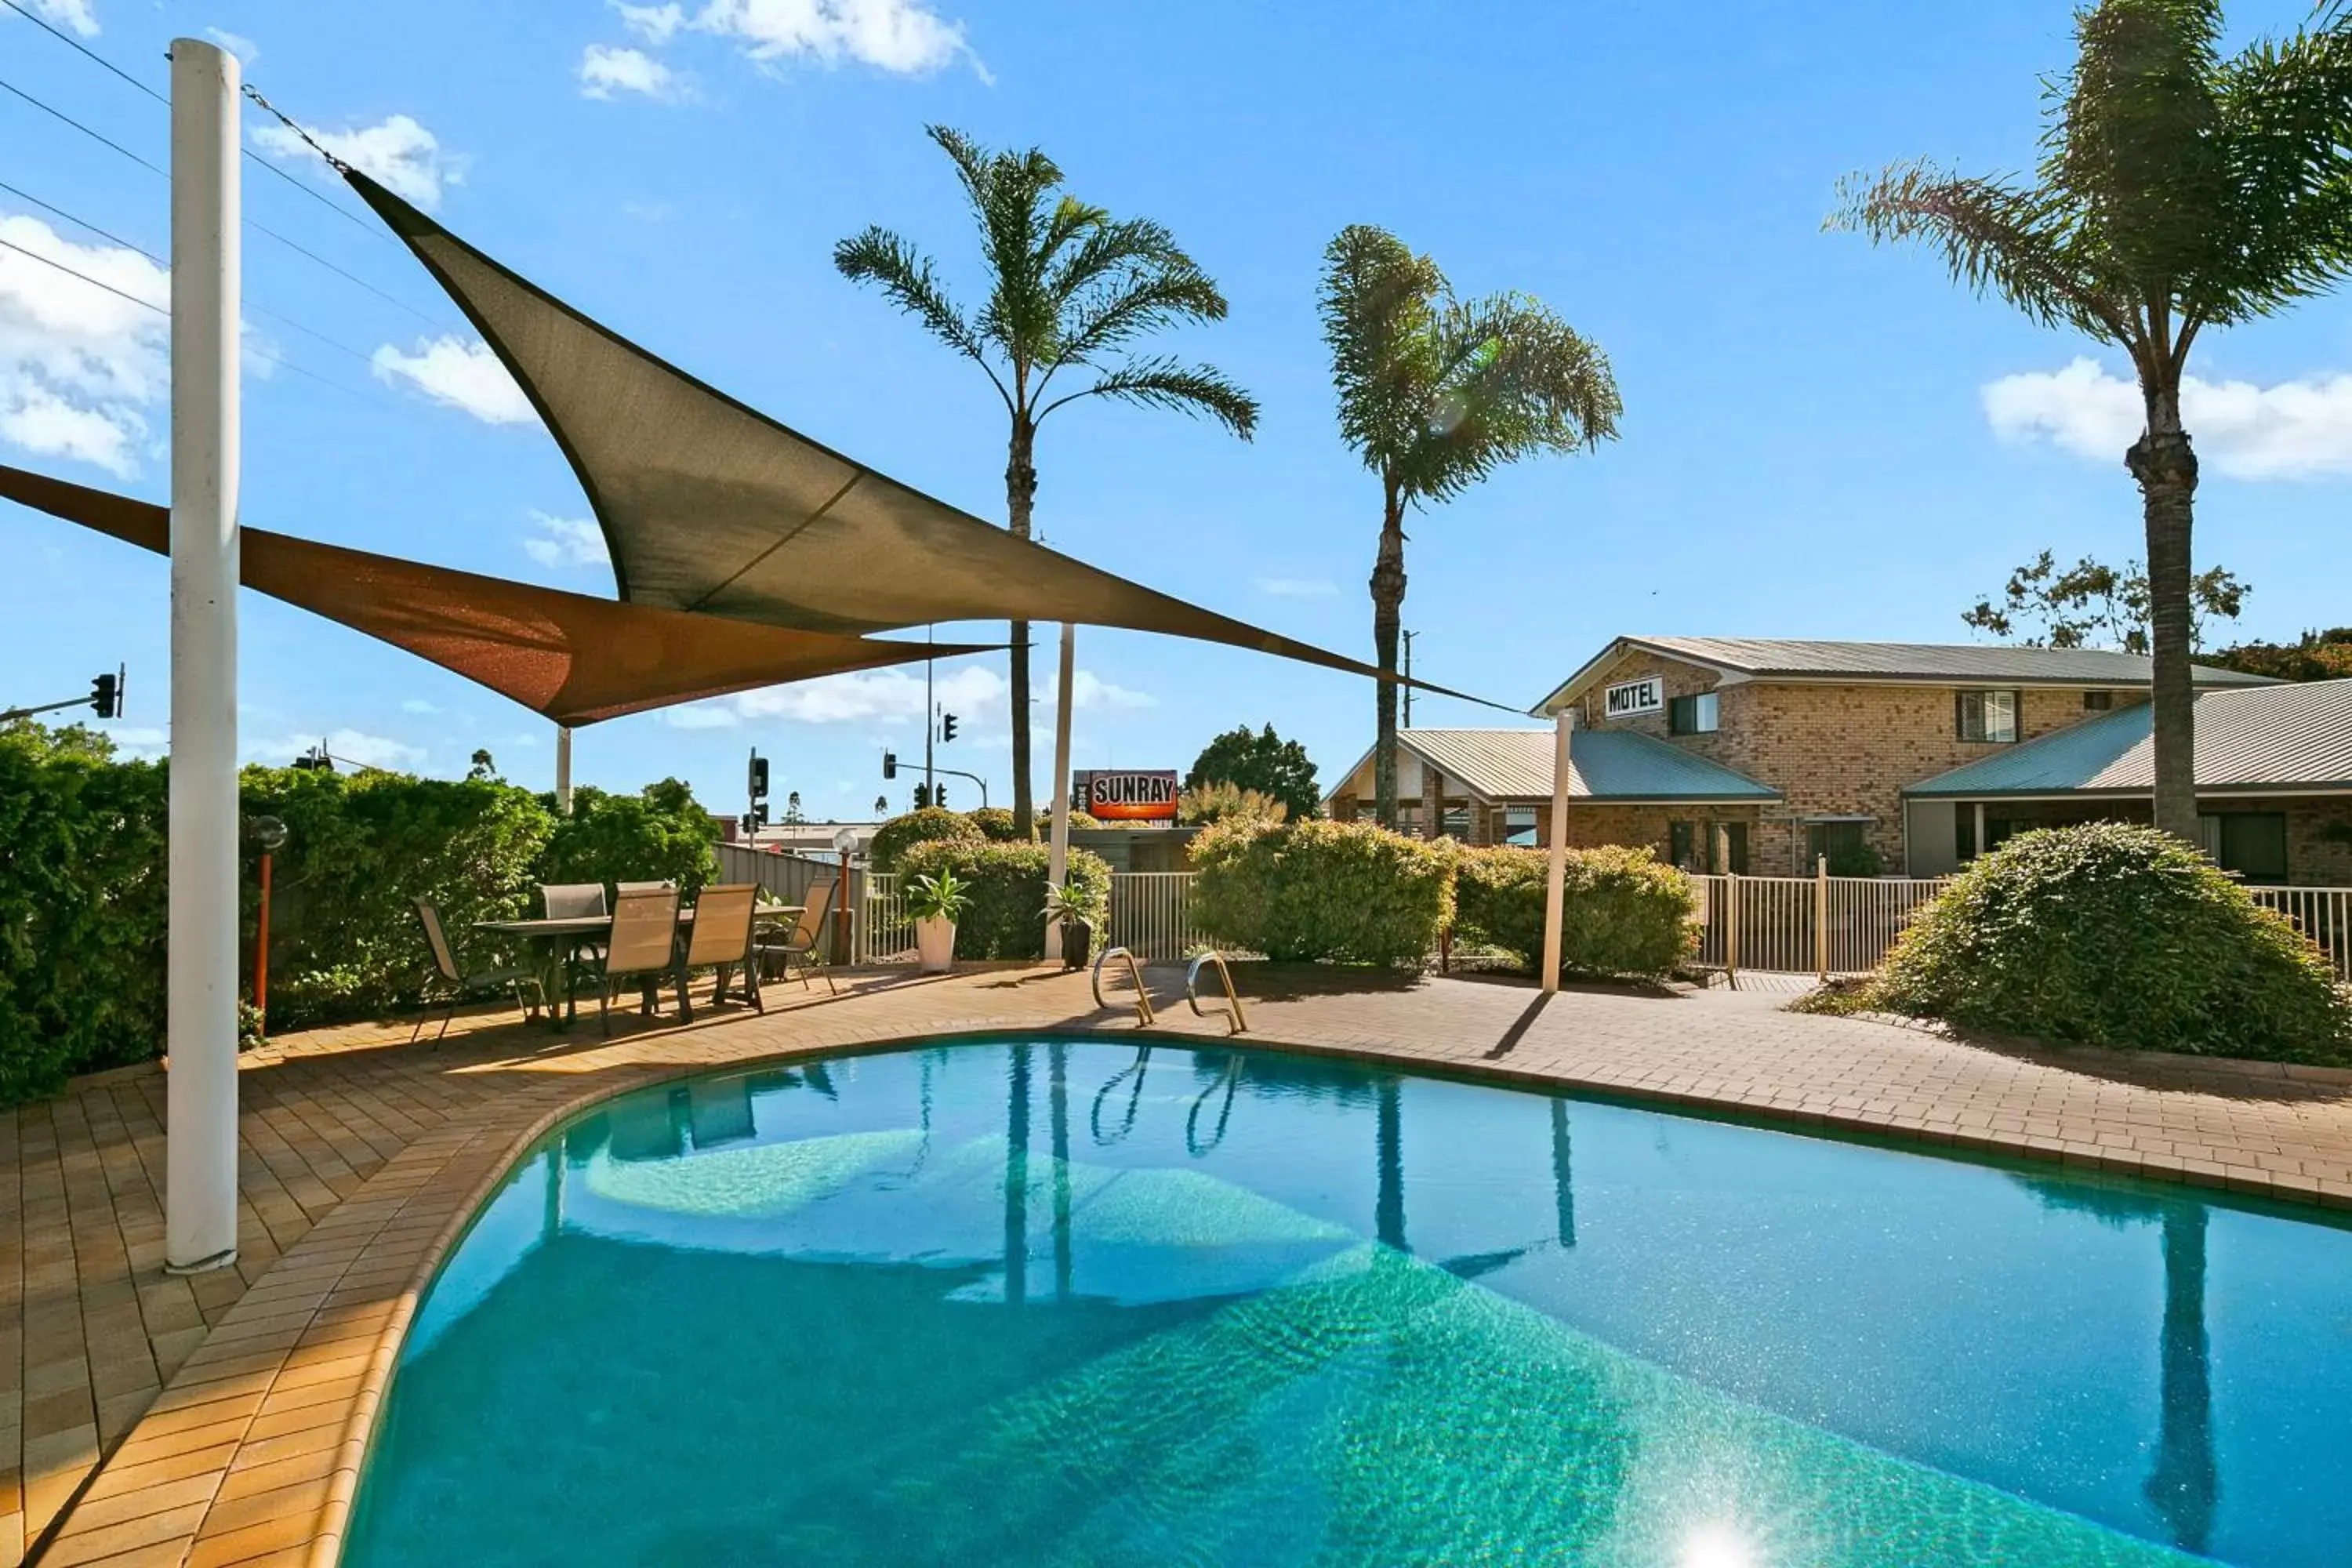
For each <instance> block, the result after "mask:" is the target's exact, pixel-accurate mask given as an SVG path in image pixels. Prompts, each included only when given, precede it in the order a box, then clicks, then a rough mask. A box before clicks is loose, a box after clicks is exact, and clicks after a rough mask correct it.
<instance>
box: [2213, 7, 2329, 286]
mask: <svg viewBox="0 0 2352 1568" xmlns="http://www.w3.org/2000/svg"><path fill="white" fill-rule="evenodd" d="M2218 74H2219V83H2220V85H2219V90H2218V99H2219V103H2220V116H2219V121H2220V123H2219V131H2218V134H2217V137H2216V140H2217V142H2219V143H2220V145H2221V149H2222V152H2223V154H2224V156H2225V157H2226V159H2227V162H2228V170H2229V178H2228V193H2229V199H2228V200H2227V201H2226V202H2224V203H2221V204H2219V210H2218V211H2216V212H2215V213H2213V214H2212V215H2211V216H2212V231H2211V233H2210V237H2209V242H2208V245H2207V248H2206V254H2205V256H2204V257H2203V258H2202V259H2201V262H2200V266H2198V267H2197V268H2195V269H2194V270H2193V272H2192V274H2191V276H2190V277H2189V279H2187V280H2186V281H2185V282H2184V284H2183V287H2182V295H2183V300H2182V309H2183V310H2184V312H2185V313H2186V314H2188V315H2189V318H2190V320H2191V321H2192V322H2194V321H2211V322H2213V323H2215V324H2216V325H2221V326H2226V325H2229V324H2231V323H2232V322H2235V321H2244V320H2246V319H2248V318H2250V317H2252V316H2259V315H2266V314H2268V313H2270V312H2271V311H2273V310H2278V309H2279V308H2280V307H2282V306H2284V305H2286V304H2289V303H2291V302H2293V301H2294V300H2302V299H2308V298H2310V297H2311V296H2313V295H2315V294H2320V293H2323V292H2326V290H2327V289H2329V288H2330V287H2331V286H2332V285H2333V284H2334V283H2335V282H2336V280H2337V279H2340V278H2342V277H2343V276H2344V274H2345V272H2346V271H2347V268H2352V12H2339V13H2334V14H2331V16H2330V18H2329V25H2328V26H2325V27H2323V28H2321V29H2319V30H2317V31H2315V32H2306V33H2299V34H2296V35H2295V36H2294V37H2290V38H2288V39H2285V40H2284V41H2280V42H2273V41H2269V40H2263V41H2258V42H2256V43H2255V44H2253V45H2252V46H2251V47H2248V48H2247V49H2246V50H2245V51H2244V52H2243V53H2242V54H2240V55H2239V56H2238V57H2237V58H2234V59H2232V60H2231V61H2230V62H2228V64H2226V65H2225V66H2223V67H2222V68H2221V70H2220V72H2219V73H2218Z"/></svg>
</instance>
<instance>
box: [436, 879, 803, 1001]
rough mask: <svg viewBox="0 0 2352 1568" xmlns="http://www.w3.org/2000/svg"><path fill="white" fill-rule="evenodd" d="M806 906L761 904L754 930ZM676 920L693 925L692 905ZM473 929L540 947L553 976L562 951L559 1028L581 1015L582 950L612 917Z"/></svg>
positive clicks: (480, 924) (607, 931) (481, 924)
mask: <svg viewBox="0 0 2352 1568" xmlns="http://www.w3.org/2000/svg"><path fill="white" fill-rule="evenodd" d="M804 908H805V906H803V905H801V904H761V905H759V906H756V907H755V908H754V909H753V910H751V926H752V929H753V930H755V931H756V930H758V929H759V928H760V927H761V926H763V925H769V926H772V925H777V924H781V923H784V922H788V921H796V920H798V919H800V917H801V914H802V912H803V909H804ZM677 923H678V924H679V925H680V926H681V927H684V926H691V925H692V924H694V909H693V906H691V905H688V907H687V908H685V909H682V910H678V911H677ZM474 929H475V930H476V931H488V932H490V933H492V934H493V935H497V936H511V937H519V938H520V939H521V940H522V941H524V942H529V943H530V945H532V946H533V947H535V948H538V949H540V950H541V952H542V953H543V954H544V963H543V964H542V968H543V970H544V971H545V972H546V973H547V974H548V976H549V977H550V978H552V977H553V972H554V969H555V966H556V963H557V962H558V958H557V955H558V953H559V952H560V953H561V954H562V959H561V962H562V966H563V1012H562V1016H560V1017H559V1016H557V1015H556V1011H555V1009H554V1007H553V1006H552V1005H551V1006H550V1007H549V1008H548V1010H547V1015H548V1018H549V1020H550V1021H551V1023H553V1024H554V1026H556V1027H557V1028H559V1029H565V1028H569V1027H571V1026H572V1023H573V1021H574V1020H576V1019H577V1018H578V1017H579V1016H580V996H579V992H578V988H577V987H576V986H575V985H574V984H572V983H573V981H574V980H576V979H577V978H578V969H579V958H580V950H581V949H582V948H583V947H587V946H591V945H593V943H595V942H598V941H599V940H602V939H604V938H607V937H610V936H611V935H612V932H613V917H612V916H611V915H609V914H605V915H561V916H558V917H556V918H554V919H552V920H550V919H547V918H545V917H541V918H539V919H535V920H517V921H475V922H474ZM743 959H744V981H743V984H744V988H745V989H744V994H745V995H746V996H747V997H748V996H749V995H750V994H751V990H750V987H751V977H750V970H751V954H750V953H749V952H746V953H745V954H744V955H743ZM647 994H648V995H650V994H651V992H650V990H648V992H647ZM725 995H726V993H725V992H724V991H723V990H722V991H720V992H719V993H718V994H715V995H714V996H713V997H712V1000H713V1001H720V1000H724V998H725Z"/></svg>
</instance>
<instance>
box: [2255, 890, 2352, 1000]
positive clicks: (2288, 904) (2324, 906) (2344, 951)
mask: <svg viewBox="0 0 2352 1568" xmlns="http://www.w3.org/2000/svg"><path fill="white" fill-rule="evenodd" d="M2246 891H2247V892H2249V893H2252V895H2253V897H2254V902H2256V903H2258V904H2260V905H2262V906H2263V908H2264V909H2269V910H2277V911H2278V912H2279V913H2281V914H2283V915H2284V916H2285V917H2286V918H2287V919H2288V920H2290V921H2294V929H2295V930H2297V931H2301V932H2302V933H2303V934H2304V935H2305V937H2307V938H2309V939H2310V940H2311V942H2312V944H2313V945H2314V946H2315V947H2317V948H2318V949H2319V951H2320V952H2324V953H2326V955H2327V962H2328V963H2331V964H2333V965H2334V966H2335V969H2336V978H2337V979H2338V980H2343V981H2352V888H2248V889H2246Z"/></svg>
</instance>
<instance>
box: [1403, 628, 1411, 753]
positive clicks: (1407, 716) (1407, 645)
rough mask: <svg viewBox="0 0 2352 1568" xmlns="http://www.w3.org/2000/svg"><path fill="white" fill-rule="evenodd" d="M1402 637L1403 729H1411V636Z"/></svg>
mask: <svg viewBox="0 0 2352 1568" xmlns="http://www.w3.org/2000/svg"><path fill="white" fill-rule="evenodd" d="M1403 636H1404V680H1405V686H1404V727H1405V728H1406V729H1408V730H1410V729H1412V633H1411V632H1406V633H1404V634H1403Z"/></svg>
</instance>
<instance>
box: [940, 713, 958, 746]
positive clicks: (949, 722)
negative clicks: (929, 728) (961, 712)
mask: <svg viewBox="0 0 2352 1568" xmlns="http://www.w3.org/2000/svg"><path fill="white" fill-rule="evenodd" d="M954 739H955V715H954V714H952V713H943V714H941V715H940V741H941V742H942V743H944V742H949V741H952V740H954Z"/></svg>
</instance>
